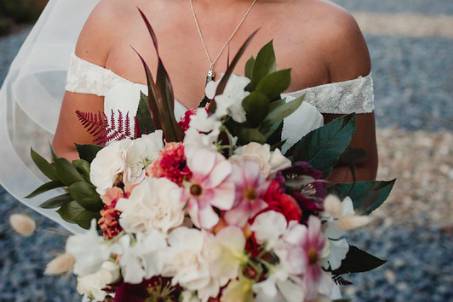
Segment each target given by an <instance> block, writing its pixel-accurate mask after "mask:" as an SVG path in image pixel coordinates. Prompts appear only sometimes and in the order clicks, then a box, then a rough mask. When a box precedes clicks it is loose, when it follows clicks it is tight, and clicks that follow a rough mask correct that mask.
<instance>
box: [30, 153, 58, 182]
mask: <svg viewBox="0 0 453 302" xmlns="http://www.w3.org/2000/svg"><path fill="white" fill-rule="evenodd" d="M30 154H31V159H32V160H33V162H34V163H35V165H36V166H37V167H38V169H39V170H40V171H41V172H42V174H44V175H45V176H47V178H49V179H50V180H58V177H57V171H56V169H55V166H54V165H53V164H51V163H49V162H48V161H47V160H46V159H45V158H44V157H42V156H41V155H39V154H38V153H37V152H35V150H33V149H31V150H30Z"/></svg>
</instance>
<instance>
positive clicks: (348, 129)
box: [287, 114, 355, 175]
mask: <svg viewBox="0 0 453 302" xmlns="http://www.w3.org/2000/svg"><path fill="white" fill-rule="evenodd" d="M354 132H355V116H354V114H351V115H347V116H344V117H340V118H337V119H335V120H333V121H332V122H330V123H328V124H327V125H325V126H324V127H321V128H318V129H316V130H313V131H312V132H310V133H308V134H307V135H306V136H305V137H303V138H302V139H301V140H300V141H299V142H298V143H296V144H295V145H294V146H293V147H292V148H291V149H290V150H289V151H288V152H287V156H290V157H291V158H292V160H293V161H308V162H309V163H310V164H311V165H312V166H313V167H314V168H316V169H318V170H321V171H323V172H324V174H325V175H329V174H330V172H331V171H332V169H333V168H334V166H335V165H336V164H337V162H338V160H339V159H340V156H341V155H342V154H343V153H344V151H345V150H346V148H347V147H348V146H349V145H350V143H351V140H352V136H353V134H354Z"/></svg>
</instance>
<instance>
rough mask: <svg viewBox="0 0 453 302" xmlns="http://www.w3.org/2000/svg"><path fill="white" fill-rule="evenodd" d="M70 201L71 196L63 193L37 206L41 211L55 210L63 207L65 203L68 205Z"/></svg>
mask: <svg viewBox="0 0 453 302" xmlns="http://www.w3.org/2000/svg"><path fill="white" fill-rule="evenodd" d="M70 201H72V197H71V195H69V194H68V193H65V194H62V195H58V196H55V197H53V198H51V199H49V200H47V201H46V202H44V203H42V204H41V205H39V207H41V208H43V209H55V208H59V207H61V206H63V205H64V204H65V203H68V202H70Z"/></svg>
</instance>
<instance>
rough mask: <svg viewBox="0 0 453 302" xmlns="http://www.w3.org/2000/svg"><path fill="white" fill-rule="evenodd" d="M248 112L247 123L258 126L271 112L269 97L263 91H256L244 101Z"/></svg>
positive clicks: (243, 105)
mask: <svg viewBox="0 0 453 302" xmlns="http://www.w3.org/2000/svg"><path fill="white" fill-rule="evenodd" d="M242 107H243V108H244V110H245V112H246V114H247V124H248V125H250V126H252V127H257V126H258V125H259V124H260V123H261V122H262V121H263V119H264V118H265V117H266V115H267V114H268V112H269V99H268V98H267V97H266V96H265V95H264V94H262V93H261V92H258V91H254V92H252V93H250V94H249V95H248V96H247V97H245V99H244V100H243V101H242Z"/></svg>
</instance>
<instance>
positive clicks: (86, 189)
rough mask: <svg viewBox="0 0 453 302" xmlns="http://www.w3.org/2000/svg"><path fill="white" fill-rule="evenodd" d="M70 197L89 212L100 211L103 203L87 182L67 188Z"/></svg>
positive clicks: (77, 183) (80, 182)
mask: <svg viewBox="0 0 453 302" xmlns="http://www.w3.org/2000/svg"><path fill="white" fill-rule="evenodd" d="M68 192H69V194H70V195H71V197H72V198H73V199H74V200H75V201H77V202H78V203H79V204H80V205H81V206H82V207H84V208H85V209H87V210H89V211H94V212H96V211H100V210H101V209H102V206H103V203H102V200H101V198H100V197H99V194H98V193H97V192H96V190H95V189H94V187H93V186H92V185H90V184H89V183H87V182H84V181H79V182H76V183H73V184H72V185H71V186H69V188H68Z"/></svg>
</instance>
